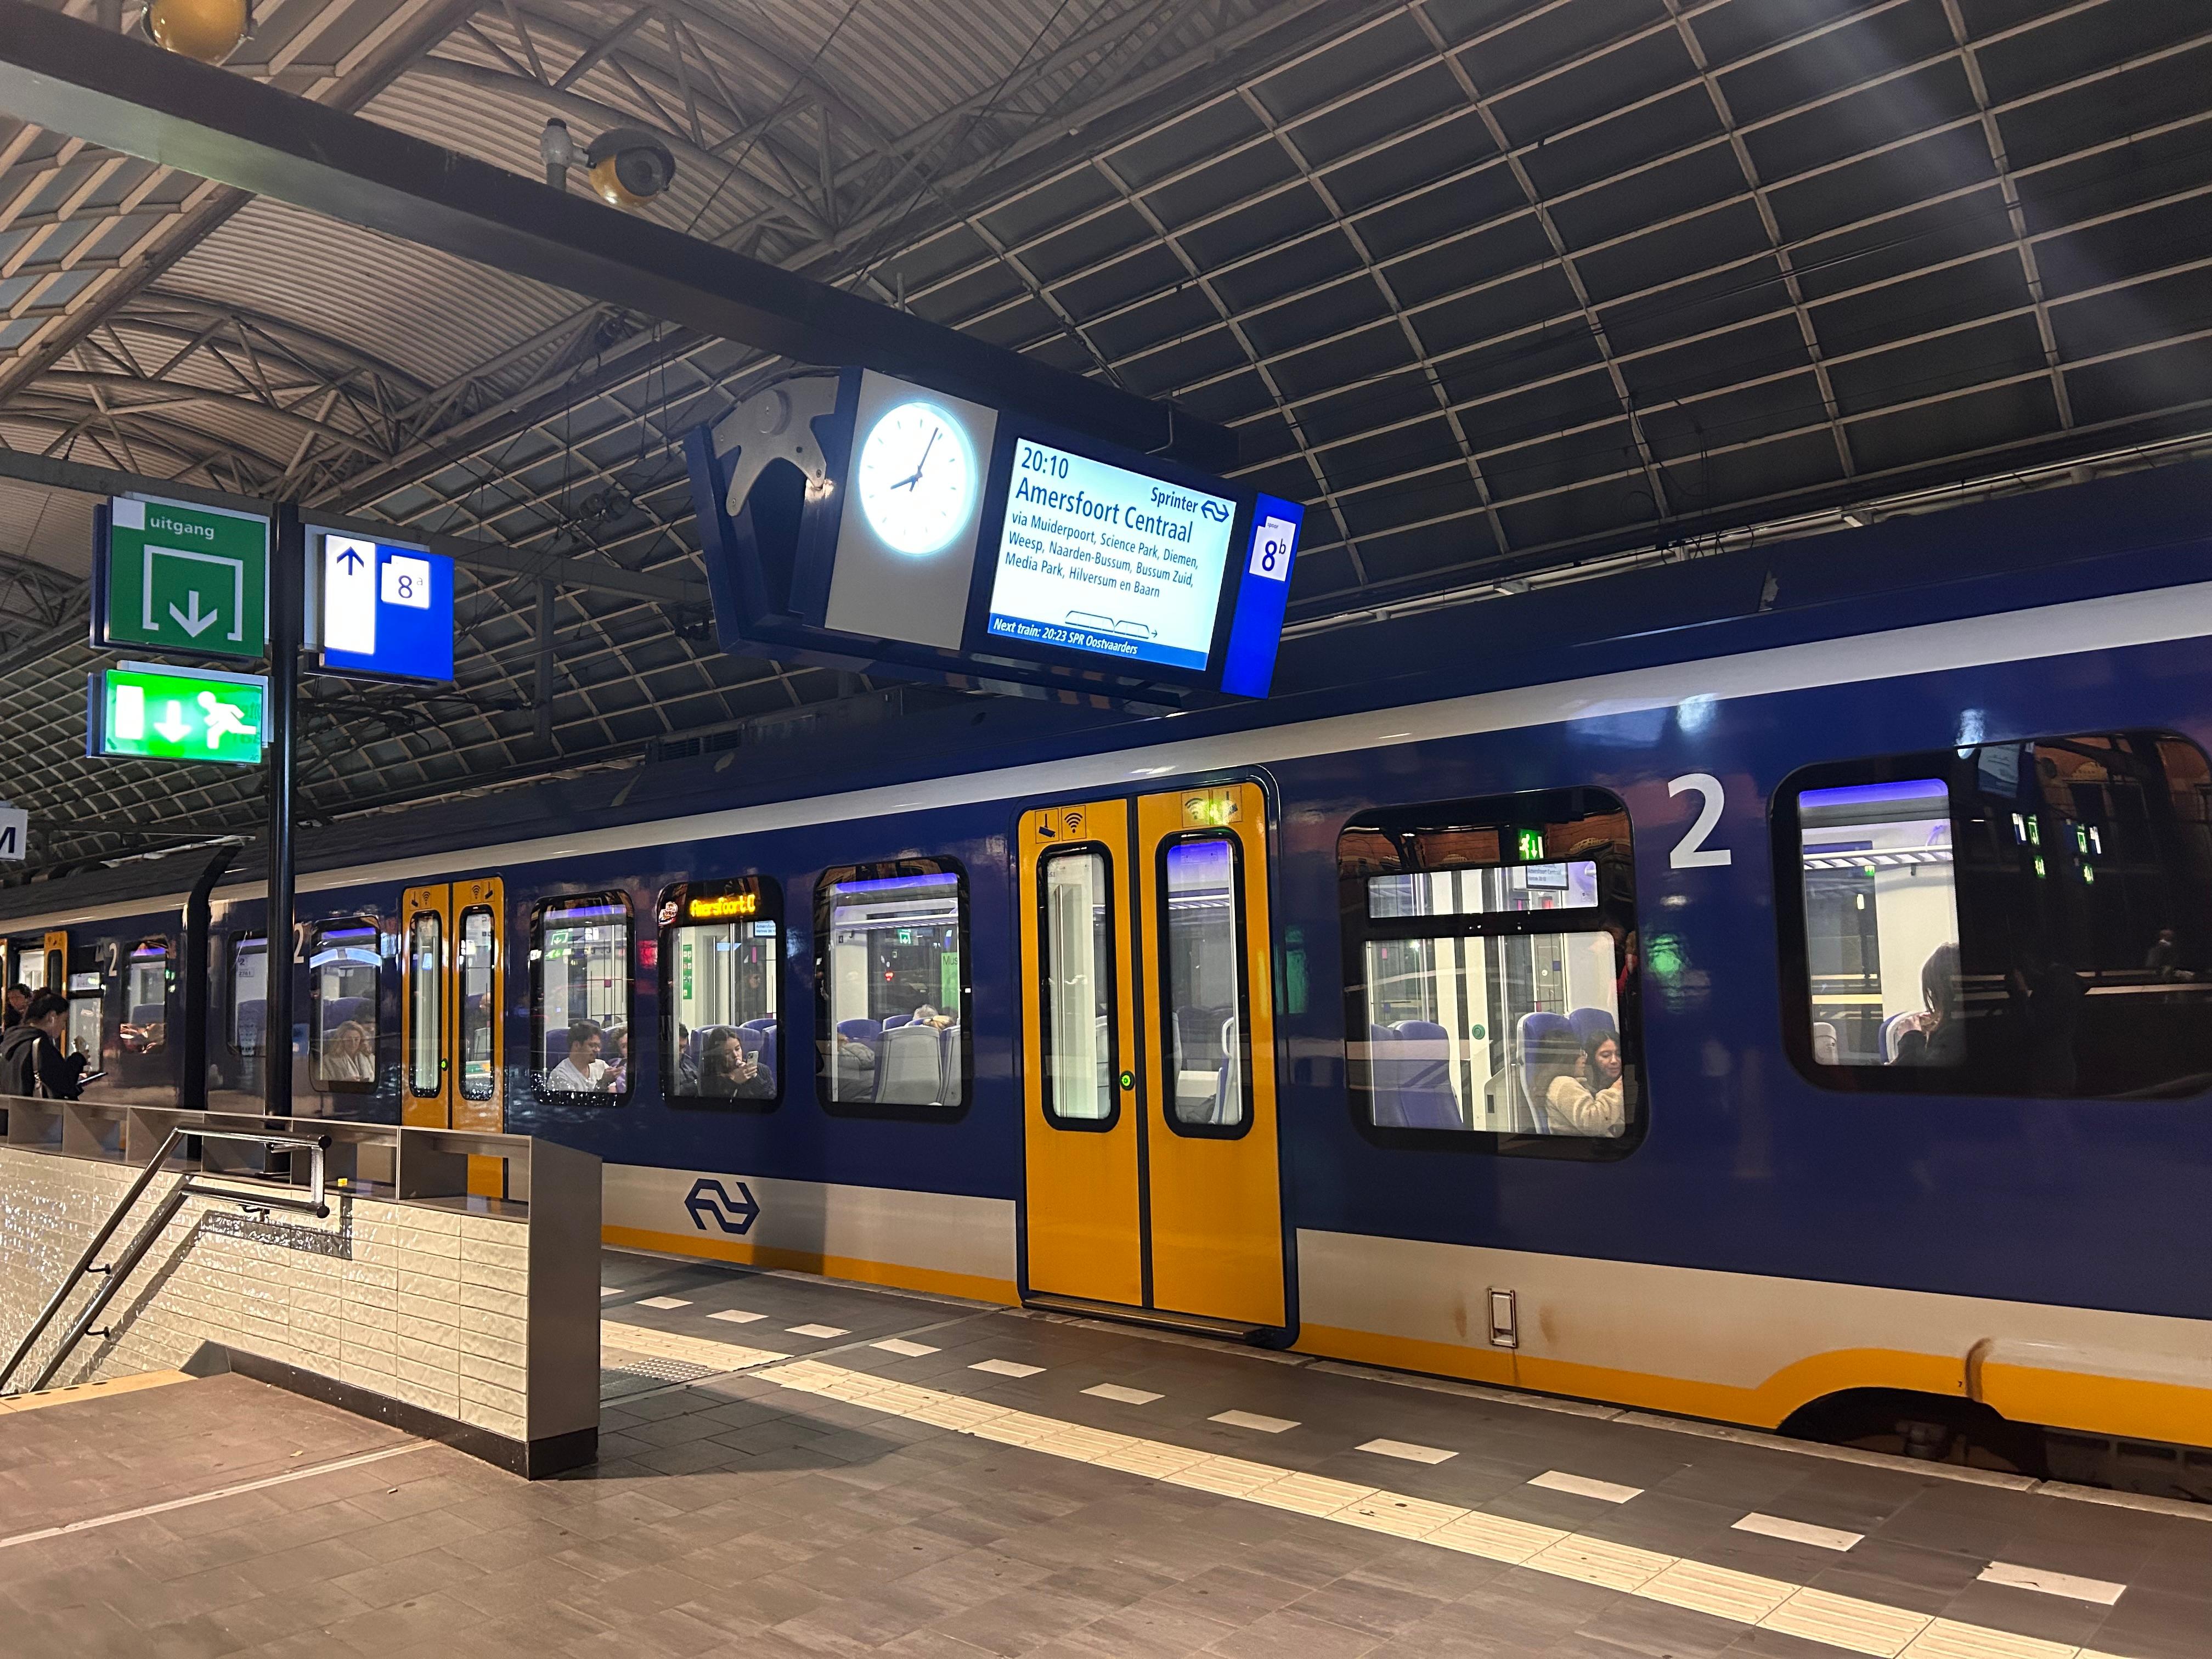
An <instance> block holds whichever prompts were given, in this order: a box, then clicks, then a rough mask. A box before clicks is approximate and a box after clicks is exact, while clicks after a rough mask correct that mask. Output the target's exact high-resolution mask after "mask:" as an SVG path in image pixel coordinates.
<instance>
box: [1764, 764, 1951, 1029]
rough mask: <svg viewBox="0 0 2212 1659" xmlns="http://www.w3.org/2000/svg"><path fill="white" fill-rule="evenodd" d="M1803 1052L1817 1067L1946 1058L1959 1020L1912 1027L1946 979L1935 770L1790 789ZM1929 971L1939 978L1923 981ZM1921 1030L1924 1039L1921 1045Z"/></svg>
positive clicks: (1946, 793) (1943, 996) (1944, 823)
mask: <svg viewBox="0 0 2212 1659" xmlns="http://www.w3.org/2000/svg"><path fill="white" fill-rule="evenodd" d="M1797 827H1798V830H1799V834H1800V836H1801V842H1800V846H1799V849H1798V851H1799V855H1800V862H1801V864H1802V869H1803V875H1804V883H1805V945H1806V961H1805V965H1806V970H1807V973H1808V975H1809V977H1810V983H1811V994H1812V1000H1813V1054H1814V1059H1815V1060H1819V1061H1820V1063H1821V1064H1822V1065H1826V1066H1882V1065H1887V1064H1888V1063H1889V1062H1890V1061H1891V1060H1893V1059H1895V1058H1897V1056H1898V1054H1899V1052H1900V1050H1901V1049H1902V1050H1903V1051H1906V1052H1908V1054H1909V1058H1908V1060H1907V1063H1908V1064H1917V1065H1948V1064H1954V1063H1955V1061H1956V1060H1957V1058H1958V1056H1957V1055H1955V1054H1947V1052H1946V1051H1947V1050H1948V1048H1949V1047H1950V1045H1951V1044H1953V1043H1955V1042H1957V1040H1958V1037H1959V1034H1960V1030H1961V1029H1962V1028H1961V1027H1960V1025H1959V1024H1958V1023H1957V1022H1955V1021H1954V1022H1952V1023H1950V1024H1948V1027H1947V1028H1945V1029H1943V1030H1935V1029H1934V1028H1933V1027H1932V1025H1931V1026H1930V1029H1929V1030H1925V1031H1923V1030H1922V1029H1921V1027H1922V1025H1923V1024H1927V1023H1928V1022H1927V1021H1926V1019H1925V1011H1926V1010H1927V1009H1929V1007H1932V1006H1939V1005H1940V1006H1950V1005H1952V1004H1953V1003H1954V1000H1955V999H1954V995H1953V993H1954V991H1955V990H1956V988H1957V984H1958V978H1959V973H1958V951H1959V899H1958V890H1957V884H1955V883H1954V881H1953V879H1952V864H1951V792H1950V788H1949V787H1948V785H1947V784H1945V782H1944V781H1943V780H1942V779H1941V778H1906V779H1901V780H1899V781H1897V782H1895V783H1862V784H1846V785H1844V786H1841V787H1837V788H1833V789H1808V790H1805V791H1804V792H1803V793H1801V794H1800V795H1799V796H1798V797H1797ZM1931 972H1933V973H1934V974H1936V975H1937V977H1938V978H1940V980H1941V981H1942V984H1941V986H1940V987H1935V988H1932V989H1928V990H1923V980H1926V979H1927V978H1928V975H1929V974H1930V973H1931ZM1931 1039H1932V1046H1931Z"/></svg>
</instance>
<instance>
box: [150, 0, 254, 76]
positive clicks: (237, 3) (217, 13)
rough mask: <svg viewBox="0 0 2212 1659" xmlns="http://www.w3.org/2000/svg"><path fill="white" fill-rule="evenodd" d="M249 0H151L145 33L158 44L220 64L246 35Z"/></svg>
mask: <svg viewBox="0 0 2212 1659" xmlns="http://www.w3.org/2000/svg"><path fill="white" fill-rule="evenodd" d="M248 21H249V19H248V16H247V13H246V0H152V3H151V4H149V6H148V7H147V8H146V33H149V34H150V35H152V36H153V37H154V42H155V45H156V46H162V47H165V48H167V50H168V51H170V52H178V53H180V54H181V55H183V56H184V57H186V58H198V59H199V61H200V62H201V63H203V64H220V63H221V62H222V60H223V59H224V58H228V57H229V56H230V54H231V52H232V51H233V50H234V48H235V47H236V46H237V45H238V43H239V42H240V40H244V39H245V38H246V24H247V22H248Z"/></svg>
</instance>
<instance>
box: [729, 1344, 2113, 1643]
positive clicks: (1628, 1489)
mask: <svg viewBox="0 0 2212 1659" xmlns="http://www.w3.org/2000/svg"><path fill="white" fill-rule="evenodd" d="M1008 1364H1009V1362H1007V1361H1005V1360H986V1361H984V1362H983V1363H982V1364H980V1365H977V1366H974V1367H971V1369H973V1370H999V1371H1003V1370H1004V1369H1005V1368H1006V1367H1007V1366H1008ZM1017 1369H1020V1370H1029V1371H1034V1370H1036V1369H1037V1368H1036V1367H1033V1366H1032V1367H1020V1368H1017ZM757 1374H758V1375H759V1376H763V1377H766V1378H767V1379H769V1381H771V1382H774V1383H776V1384H778V1385H779V1386H781V1387H783V1388H787V1389H794V1390H797V1391H799V1392H800V1393H805V1394H811V1395H820V1396H821V1397H823V1398H824V1399H828V1400H836V1401H842V1402H844V1403H845V1404H848V1405H852V1406H858V1407H862V1408H863V1409H865V1410H867V1411H874V1412H881V1413H884V1414H886V1415H888V1416H892V1417H900V1418H903V1419H907V1420H908V1421H909V1422H915V1423H926V1424H928V1425H933V1426H934V1427H937V1428H941V1429H949V1430H951V1431H954V1432H957V1433H960V1434H972V1435H975V1436H977V1437H981V1438H982V1439H986V1440H994V1441H997V1442H999V1443H1001V1444H1005V1445H1009V1446H1018V1447H1022V1448H1024V1449H1027V1450H1030V1451H1035V1452H1039V1453H1042V1454H1043V1455H1046V1456H1050V1457H1060V1458H1066V1459H1067V1460H1069V1461H1071V1462H1078V1463H1087V1464H1089V1465H1091V1467H1092V1468H1101V1469H1116V1470H1120V1471H1122V1472H1123V1473H1126V1474H1134V1475H1139V1476H1142V1477H1145V1478H1146V1479H1149V1480H1160V1481H1165V1482H1167V1483H1169V1484H1170V1485H1174V1486H1189V1487H1193V1488H1195V1489H1196V1490H1198V1491H1200V1492H1217V1493H1219V1494H1220V1495H1221V1496H1223V1497H1225V1498H1236V1499H1238V1500H1240V1501H1243V1502H1245V1503H1251V1504H1265V1505H1267V1507H1269V1508H1271V1509H1279V1510H1290V1511H1292V1512H1293V1513H1296V1514H1299V1515H1308V1516H1314V1517H1316V1519H1319V1520H1324V1521H1328V1522H1332V1523H1334V1524H1336V1525H1340V1526H1349V1527H1358V1528H1362V1529H1364V1530H1366V1531H1370V1532H1383V1533H1389V1534H1393V1535H1394V1536H1396V1537H1400V1538H1407V1539H1413V1540H1418V1541H1420V1542H1422V1543H1425V1544H1430V1545H1433V1546H1435V1547H1437V1548H1439V1549H1449V1550H1456V1551H1459V1552H1460V1553H1462V1554H1467V1555H1474V1556H1480V1557H1481V1558H1482V1559H1486V1560H1491V1561H1498V1562H1504V1563H1506V1564H1508V1565H1513V1566H1518V1567H1526V1568H1528V1570H1529V1571H1534V1572H1545V1573H1550V1574H1552V1575H1553V1576H1554V1577H1561V1578H1571V1579H1575V1580H1577V1581H1579V1582H1581V1583H1587V1584H1595V1585H1601V1586H1603V1587H1604V1588H1606V1589H1612V1590H1615V1591H1618V1592H1620V1593H1622V1594H1624V1595H1634V1596H1637V1597H1639V1598H1641V1599H1643V1600H1644V1601H1663V1602H1665V1603H1667V1604H1668V1605H1669V1606H1671V1607H1687V1608H1691V1609H1693V1610H1695V1611H1697V1612H1699V1613H1709V1614H1711V1616H1712V1617H1714V1618H1716V1619H1722V1620H1728V1621H1729V1622H1730V1623H1733V1624H1736V1625H1741V1626H1753V1627H1756V1628H1759V1629H1764V1630H1771V1631H1776V1632H1782V1633H1784V1634H1787V1635H1790V1636H1796V1637H1800V1638H1803V1639H1804V1640H1806V1641H1808V1642H1817V1643H1820V1644H1824V1645H1826V1646H1827V1647H1831V1648H1837V1649H1841V1650H1844V1651H1845V1652H1849V1653H1862V1654H1873V1655H1877V1656H1881V1659H2114V1656H2111V1655H2107V1654H2106V1653H2105V1652H2103V1651H2102V1650H2095V1649H2090V1648H2077V1647H2075V1646H2073V1645H2071V1644H2063V1643H2056V1642H2049V1641H2045V1640H2041V1639H2039V1638H2035V1637H2030V1636H2021V1635H2018V1634H2015V1632H2010V1631H2002V1630H1995V1629H1991V1628H1990V1627H1989V1626H1984V1625H1970V1624H1966V1623H1965V1622H1963V1621H1961V1620H1952V1619H1938V1618H1933V1617H1931V1616H1930V1615H1929V1614H1927V1613H1916V1612H1913V1611H1912V1610H1911V1609H1910V1608H1907V1607H1892V1606H1890V1605H1888V1604H1887V1603H1886V1602H1881V1601H1867V1600H1865V1599H1863V1598H1862V1597H1859V1596H1855V1595H1838V1594H1837V1593H1835V1592H1834V1591H1832V1590H1820V1589H1813V1588H1812V1587H1811V1586H1810V1585H1806V1584H1796V1583H1790V1582H1788V1581H1786V1580H1784V1579H1779V1578H1765V1577H1759V1575H1757V1574H1755V1573H1748V1572H1739V1571H1736V1570H1735V1569H1734V1568H1731V1567H1723V1566H1716V1565H1711V1564H1710V1563H1707V1562H1703V1561H1697V1560H1692V1559H1687V1558H1684V1557H1678V1556H1672V1555H1665V1554H1662V1553H1659V1552H1657V1551H1656V1550H1646V1549H1638V1548H1636V1547H1633V1546H1631V1545H1627V1544H1621V1543H1617V1542H1615V1541H1613V1540H1610V1539H1604V1538H1596V1537H1592V1536H1589V1534H1577V1533H1570V1532H1565V1531H1563V1530H1562V1529H1560V1528H1557V1527H1544V1526H1538V1525H1536V1524H1534V1522H1527V1521H1516V1520H1515V1519H1513V1518H1512V1517H1511V1516H1503V1515H1493V1514H1492V1513H1490V1512H1489V1511H1487V1510H1465V1509H1459V1508H1455V1506H1453V1505H1451V1504H1439V1503H1437V1502H1435V1501H1433V1500H1432V1499H1429V1498H1413V1497H1409V1496H1407V1495H1406V1494H1404V1493H1401V1492H1381V1491H1377V1490H1376V1489H1375V1488H1373V1487H1370V1486H1354V1485H1352V1484H1350V1483H1348V1482H1346V1481H1342V1480H1328V1479H1326V1478H1324V1477H1322V1476H1320V1475H1316V1474H1309V1473H1307V1472H1306V1471H1304V1470H1302V1469H1291V1468H1279V1467H1278V1466H1276V1465H1274V1464H1271V1463H1260V1462H1253V1461H1251V1460H1250V1459H1249V1458H1243V1457H1221V1456H1216V1455H1212V1454H1210V1453H1206V1452H1201V1451H1195V1450H1193V1449H1191V1448H1190V1447H1188V1446H1178V1445H1174V1444H1172V1443H1169V1442H1166V1441H1160V1440H1146V1439H1142V1438H1139V1437H1137V1436H1135V1435H1127V1434H1115V1433H1110V1432H1109V1431H1105V1430H1102V1429H1093V1428H1088V1427H1085V1426H1084V1425H1080V1424H1076V1423H1069V1422H1066V1421H1063V1420H1061V1419H1058V1418H1051V1417H1042V1416H1039V1415H1037V1414H1036V1413H1032V1412H1024V1411H1018V1410H1015V1409H1013V1408H1012V1407H1005V1406H1000V1405H997V1404H994V1402H992V1401H987V1400H978V1399H975V1398H973V1397H971V1396H969V1395H956V1394H947V1393H945V1392H943V1391H942V1390H939V1389H924V1388H917V1387H915V1385H914V1384H912V1383H899V1382H896V1381H894V1380H892V1379H890V1378H889V1377H883V1376H871V1375H869V1374H867V1373H866V1372H862V1371H850V1370H843V1369H842V1368H840V1367H838V1366H835V1365H825V1364H821V1363H820V1362H818V1361H816V1360H808V1359H803V1360H799V1361H797V1362H795V1363H793V1364H783V1365H778V1366H775V1367H774V1368H772V1369H767V1370H762V1371H760V1372H759V1373H757ZM1267 1420H1268V1421H1271V1422H1279V1421H1281V1419H1267ZM1550 1478H1551V1479H1553V1480H1562V1479H1563V1480H1571V1481H1575V1482H1577V1483H1578V1484H1577V1487H1573V1488H1555V1489H1559V1490H1582V1489H1587V1488H1590V1487H1604V1488H1606V1490H1607V1492H1618V1493H1621V1494H1623V1495H1624V1496H1623V1497H1622V1498H1617V1499H1614V1500H1613V1501H1615V1502H1622V1501H1626V1498H1632V1497H1634V1496H1636V1495H1637V1492H1638V1488H1636V1487H1632V1486H1614V1485H1613V1484H1612V1483H1611V1482H1609V1481H1597V1480H1588V1479H1587V1478H1586V1477H1583V1476H1578V1475H1565V1474H1559V1472H1557V1471H1554V1472H1553V1477H1550ZM1593 1495H1595V1494H1593ZM2012 1571H2027V1570H2026V1569H2020V1568H2015V1569H2012ZM1987 1576H1988V1575H1987V1574H1984V1577H1987ZM2037 1576H2038V1577H2044V1578H2047V1579H2052V1580H2056V1579H2059V1578H2063V1577H2064V1575H2060V1574H2039V1575H2037ZM2075 1582H2076V1583H2085V1582H2086V1583H2093V1582H2095V1581H2093V1580H2092V1581H2081V1580H2076V1581H2075ZM2113 1588H2118V1587H2113Z"/></svg>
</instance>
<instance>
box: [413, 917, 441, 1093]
mask: <svg viewBox="0 0 2212 1659" xmlns="http://www.w3.org/2000/svg"><path fill="white" fill-rule="evenodd" d="M445 1058H446V919H445V918H444V917H443V916H441V915H439V914H438V913H437V912H436V911H435V910H417V911H416V913H415V914H414V915H411V916H410V917H409V918H408V919H407V1087H408V1090H409V1091H410V1093H412V1094H414V1095H416V1097H419V1098H422V1099H426V1100H427V1099H434V1098H435V1097H437V1096H438V1095H439V1094H440V1093H441V1092H443V1087H444V1073H443V1072H442V1070H441V1067H442V1066H443V1065H444V1063H445Z"/></svg>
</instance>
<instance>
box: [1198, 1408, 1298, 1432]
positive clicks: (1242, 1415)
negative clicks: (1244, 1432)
mask: <svg viewBox="0 0 2212 1659" xmlns="http://www.w3.org/2000/svg"><path fill="white" fill-rule="evenodd" d="M1206 1421H1207V1422H1209V1423H1226V1424H1227V1425H1229V1426H1230V1427H1231V1428H1232V1429H1257V1430H1258V1431H1260V1432H1261V1434H1280V1433H1282V1432H1283V1431H1285V1430H1286V1429H1295V1428H1296V1427H1297V1419H1295V1418H1289V1417H1265V1416H1262V1415H1261V1413H1258V1412H1216V1413H1214V1414H1213V1415H1212V1416H1211V1417H1209V1418H1207V1419H1206Z"/></svg>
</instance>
